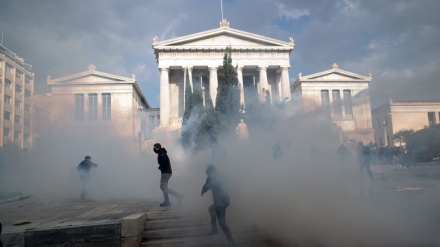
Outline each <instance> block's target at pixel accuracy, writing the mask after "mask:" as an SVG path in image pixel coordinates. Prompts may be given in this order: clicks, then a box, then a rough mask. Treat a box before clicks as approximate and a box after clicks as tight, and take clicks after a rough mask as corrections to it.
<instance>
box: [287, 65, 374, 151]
mask: <svg viewBox="0 0 440 247" xmlns="http://www.w3.org/2000/svg"><path fill="white" fill-rule="evenodd" d="M371 80H372V77H371V75H368V76H364V75H359V74H356V73H352V72H349V71H345V70H342V69H339V66H338V65H337V64H333V66H332V68H331V69H329V70H326V71H322V72H319V73H315V74H311V75H307V76H303V75H301V73H300V74H299V78H298V79H297V80H296V81H295V82H294V84H293V85H292V86H291V90H292V95H293V96H294V97H296V98H298V99H299V101H300V102H301V103H302V107H303V108H304V110H306V111H311V110H314V109H317V108H318V107H320V109H322V110H323V111H324V112H326V113H327V114H328V116H329V118H330V119H331V121H332V122H333V123H335V124H336V125H337V126H338V127H339V128H340V130H341V133H342V135H343V139H344V140H345V141H351V142H357V141H362V142H364V143H369V142H373V141H374V130H373V126H372V120H371V105H370V96H369V93H368V85H369V83H370V82H371Z"/></svg>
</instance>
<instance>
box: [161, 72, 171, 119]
mask: <svg viewBox="0 0 440 247" xmlns="http://www.w3.org/2000/svg"><path fill="white" fill-rule="evenodd" d="M159 70H160V126H161V127H166V126H168V125H169V122H170V81H169V74H168V73H169V69H168V68H160V69H159Z"/></svg>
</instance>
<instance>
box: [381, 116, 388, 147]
mask: <svg viewBox="0 0 440 247" xmlns="http://www.w3.org/2000/svg"><path fill="white" fill-rule="evenodd" d="M382 125H383V143H384V146H385V147H386V146H388V137H387V122H386V121H383V122H382Z"/></svg>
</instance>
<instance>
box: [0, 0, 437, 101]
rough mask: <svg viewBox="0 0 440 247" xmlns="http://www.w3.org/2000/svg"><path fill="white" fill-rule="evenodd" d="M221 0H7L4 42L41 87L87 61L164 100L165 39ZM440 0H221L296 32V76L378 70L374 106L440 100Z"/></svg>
mask: <svg viewBox="0 0 440 247" xmlns="http://www.w3.org/2000/svg"><path fill="white" fill-rule="evenodd" d="M220 1H221V0H185V1H181V0H134V1H129V2H128V1H125V0H107V1H101V0H87V1H85V0H83V1H75V0H64V1H55V0H38V1H26V0H14V1H11V0H0V30H2V32H3V45H4V46H6V47H7V48H8V49H10V50H11V51H13V52H14V53H16V54H17V55H18V56H20V57H22V58H24V59H25V62H26V63H28V64H31V65H32V69H33V71H34V72H35V91H36V93H37V94H44V93H47V92H49V90H50V89H49V87H48V86H47V82H46V78H47V76H48V75H51V76H52V78H58V77H62V76H65V75H70V74H75V73H80V72H83V71H85V70H87V68H88V66H89V65H90V64H94V65H95V66H96V70H98V71H102V72H106V73H110V74H115V75H120V76H126V77H131V75H132V74H135V75H136V79H137V81H138V82H139V84H140V86H141V88H142V90H143V92H144V94H145V96H146V98H147V100H148V101H149V103H150V105H151V106H152V107H159V90H160V86H159V71H158V68H157V63H156V59H155V55H154V51H153V49H152V39H153V37H154V36H158V38H159V41H163V40H167V39H172V38H175V37H179V36H183V35H189V34H193V33H197V32H202V31H206V30H210V29H215V28H218V27H219V22H220V20H221V18H222V14H221V8H220V6H221V5H220V3H221V2H220ZM439 10H440V1H438V0H423V1H419V0H387V1H383V0H368V1H367V0H332V1H329V0H314V1H310V0H232V1H228V3H227V2H226V1H223V16H224V18H225V19H227V20H228V21H229V22H230V27H231V28H235V29H239V30H243V31H247V32H251V33H255V34H259V35H263V36H267V37H271V38H275V39H279V40H282V41H286V42H287V41H288V40H289V37H293V38H294V39H295V49H294V50H293V52H292V53H291V61H290V62H291V68H290V70H289V76H290V83H293V82H294V81H295V80H296V79H297V78H298V73H300V72H301V73H302V75H303V76H305V75H309V74H313V73H317V72H321V71H324V70H328V69H331V65H332V64H333V63H337V64H338V65H339V68H340V69H342V70H347V71H350V72H354V73H358V74H361V75H368V73H371V75H372V77H373V80H372V82H371V84H370V97H371V104H372V107H373V108H375V107H378V106H380V105H383V104H385V103H386V102H387V101H388V99H393V100H440V94H439V93H438V91H439V89H440V83H439V81H438V78H440V70H439V69H438V67H439V64H440V15H438V11H439Z"/></svg>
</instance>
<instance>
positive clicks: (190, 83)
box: [185, 67, 194, 93]
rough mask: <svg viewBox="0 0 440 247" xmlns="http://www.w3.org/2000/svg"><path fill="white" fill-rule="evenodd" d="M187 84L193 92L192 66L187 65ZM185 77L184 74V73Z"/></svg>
mask: <svg viewBox="0 0 440 247" xmlns="http://www.w3.org/2000/svg"><path fill="white" fill-rule="evenodd" d="M188 76H189V85H191V93H194V85H193V79H192V67H188ZM185 77H186V75H185Z"/></svg>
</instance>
